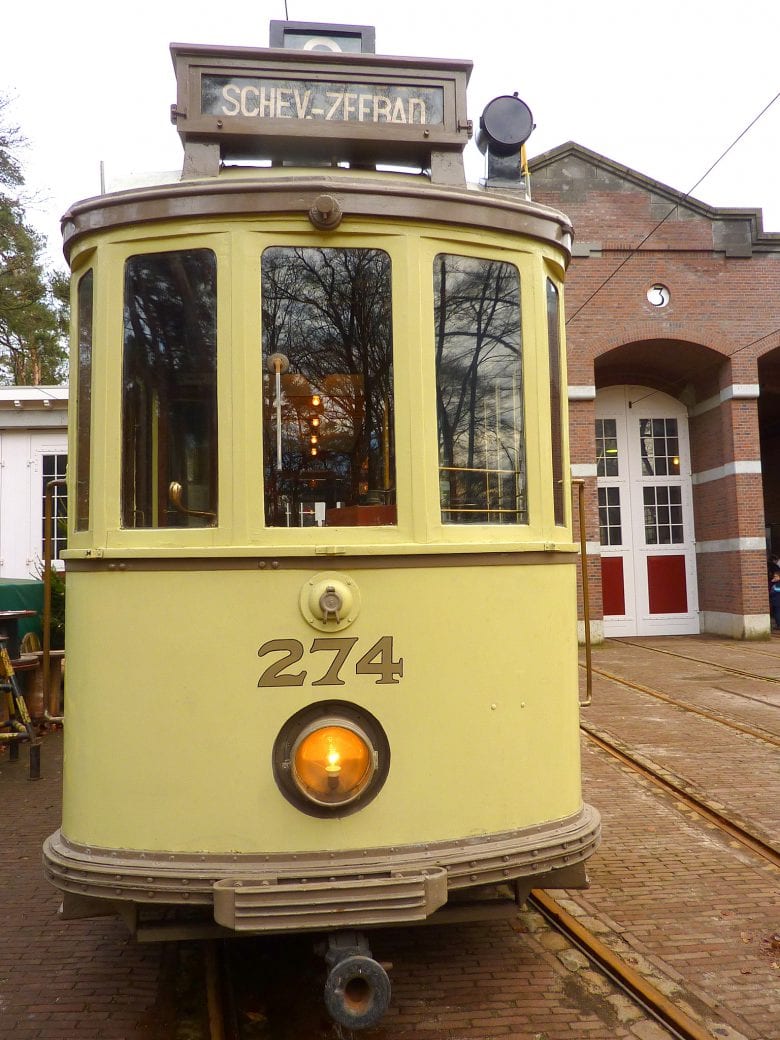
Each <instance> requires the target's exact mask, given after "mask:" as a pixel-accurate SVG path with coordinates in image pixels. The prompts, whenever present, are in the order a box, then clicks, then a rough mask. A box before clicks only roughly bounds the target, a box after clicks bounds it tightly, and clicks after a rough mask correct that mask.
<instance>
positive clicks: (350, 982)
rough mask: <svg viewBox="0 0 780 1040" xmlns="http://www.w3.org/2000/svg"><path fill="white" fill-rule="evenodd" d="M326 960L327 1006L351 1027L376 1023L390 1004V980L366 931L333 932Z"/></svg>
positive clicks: (329, 1010) (368, 1025)
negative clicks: (366, 935)
mask: <svg viewBox="0 0 780 1040" xmlns="http://www.w3.org/2000/svg"><path fill="white" fill-rule="evenodd" d="M325 963H326V964H327V965H328V968H329V971H328V975H327V978H326V979H325V1007H326V1008H327V1009H328V1014H329V1015H330V1017H331V1018H332V1019H333V1021H334V1022H337V1023H338V1024H339V1025H341V1026H345V1027H346V1028H347V1029H368V1028H370V1027H371V1026H374V1025H376V1023H377V1022H378V1021H379V1020H380V1018H381V1017H382V1016H383V1015H384V1013H385V1012H386V1011H387V1008H388V1006H389V1004H390V990H391V987H390V979H389V978H388V975H387V972H386V971H385V969H384V968H383V967H382V965H381V964H380V963H379V962H378V961H375V960H374V959H373V958H372V956H371V949H370V947H369V945H368V940H367V939H366V937H365V935H363V933H362V932H331V933H330V934H329V935H328V949H327V952H326V953H325Z"/></svg>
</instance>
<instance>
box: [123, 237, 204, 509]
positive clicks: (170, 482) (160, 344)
mask: <svg viewBox="0 0 780 1040" xmlns="http://www.w3.org/2000/svg"><path fill="white" fill-rule="evenodd" d="M123 391H124V397H123V409H122V524H123V526H124V527H193V526H194V527H202V526H213V525H214V524H216V522H217V262H216V257H215V255H214V253H213V252H212V251H211V250H210V249H190V250H181V251H175V252H167V253H147V254H144V255H140V256H132V257H130V258H129V259H128V261H127V263H126V265H125V300H124V357H123Z"/></svg>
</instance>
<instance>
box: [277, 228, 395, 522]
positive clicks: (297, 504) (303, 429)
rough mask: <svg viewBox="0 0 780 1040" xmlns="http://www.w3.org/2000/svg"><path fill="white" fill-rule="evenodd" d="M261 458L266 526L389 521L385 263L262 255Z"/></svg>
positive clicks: (356, 257) (384, 259) (375, 254)
mask: <svg viewBox="0 0 780 1040" xmlns="http://www.w3.org/2000/svg"><path fill="white" fill-rule="evenodd" d="M261 273H262V317H263V345H262V346H263V351H262V363H263V380H264V382H263V386H264V400H263V461H264V485H265V520H266V523H267V524H268V525H269V526H271V527H314V526H318V527H322V526H331V527H332V526H347V527H353V526H358V525H360V526H362V525H388V524H395V523H396V506H395V443H394V435H393V365H392V307H391V285H390V257H389V256H388V254H387V253H385V252H384V251H383V250H380V249H314V248H292V247H290V248H288V247H273V248H270V249H266V250H265V252H264V253H263V257H262V272H261Z"/></svg>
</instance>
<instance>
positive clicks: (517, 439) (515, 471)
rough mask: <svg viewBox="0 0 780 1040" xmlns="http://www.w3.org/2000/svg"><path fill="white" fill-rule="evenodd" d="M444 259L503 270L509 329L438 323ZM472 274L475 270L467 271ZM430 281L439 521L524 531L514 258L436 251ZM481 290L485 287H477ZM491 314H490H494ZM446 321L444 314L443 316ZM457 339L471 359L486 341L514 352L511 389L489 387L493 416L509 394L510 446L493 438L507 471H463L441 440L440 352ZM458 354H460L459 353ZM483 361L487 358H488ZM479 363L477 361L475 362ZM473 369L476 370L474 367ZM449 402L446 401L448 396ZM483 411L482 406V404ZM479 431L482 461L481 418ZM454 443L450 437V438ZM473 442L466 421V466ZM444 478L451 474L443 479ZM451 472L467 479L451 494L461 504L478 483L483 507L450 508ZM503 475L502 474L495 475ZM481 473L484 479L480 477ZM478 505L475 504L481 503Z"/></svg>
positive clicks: (523, 430) (522, 388)
mask: <svg viewBox="0 0 780 1040" xmlns="http://www.w3.org/2000/svg"><path fill="white" fill-rule="evenodd" d="M447 258H449V259H450V260H453V261H462V262H463V263H464V265H466V266H467V265H469V264H470V265H483V269H484V265H486V264H489V265H491V270H495V269H496V268H500V269H503V271H504V272H505V274H506V275H509V274H510V272H511V277H512V282H513V284H512V286H511V287H508V288H507V290H505V291H509V292H510V293H511V298H510V299H505V300H504V301H503V305H504V306H514V308H515V313H516V320H515V321H514V322H513V323H512V324H511V325H510V326H509V331H508V332H507V329H506V328H505V329H503V330H502V331H501V333H500V335H499V330H494V331H493V332H492V333H491V332H490V330H489V329H488V330H487V331H483V330H481V329H480V328H479V327H478V326H477V328H476V331H474V332H471V331H468V330H467V329H465V328H463V329H461V330H458V329H455V330H454V331H447V328H446V324H443V323H442V322H441V316H442V308H443V307H444V306H445V304H444V303H443V302H442V283H441V272H442V270H443V262H444V261H445V260H446V259H447ZM472 273H475V272H472ZM432 275H433V277H432V283H433V314H432V319H433V343H434V354H435V374H436V375H435V377H436V427H437V442H438V467H439V468H438V472H439V509H440V518H441V523H442V524H443V525H444V526H445V527H447V528H450V529H460V530H464V529H465V528H468V527H476V526H483V525H484V526H488V527H491V528H497V527H501V528H511V529H517V528H520V527H528V526H529V524H530V500H529V499H530V487H529V474H528V457H529V448H528V434H529V431H528V428H527V409H526V372H525V356H524V342H523V315H524V306H523V282H524V276H523V274H522V272H521V268H520V266H519V265H518V264H517V263H516V262H514V258H512V259H509V258H508V257H506V256H501V257H500V256H490V255H484V254H479V255H475V254H472V253H466V252H463V253H453V252H445V251H443V250H439V251H437V252H436V253H435V255H434V256H433V271H432ZM483 288H485V289H486V288H487V286H486V287H483ZM496 290H497V291H498V292H499V293H500V292H501V291H502V290H501V289H500V287H499V284H498V282H496ZM485 299H486V298H485V297H483V298H482V299H481V300H480V301H478V302H477V304H476V313H477V314H479V315H480V320H481V311H480V307H481V306H482V304H484V303H485ZM494 302H495V304H496V306H498V305H499V304H500V302H501V301H500V300H495V301H494ZM494 313H495V311H494ZM445 318H446V315H445ZM511 336H515V337H516V342H514V343H511V342H507V341H508V340H510V337H511ZM455 337H460V339H461V340H463V339H467V338H472V339H475V340H476V345H475V348H474V353H475V356H478V353H481V352H482V351H483V350H484V349H485V345H484V341H485V340H487V342H488V343H490V342H492V344H493V346H495V345H496V344H497V343H503V346H504V347H505V348H506V350H509V351H511V350H514V351H515V352H516V361H517V371H516V372H515V373H513V375H512V380H511V385H510V386H509V387H506V386H501V385H500V383H499V382H498V381H494V389H495V391H496V397H495V409H494V410H495V412H496V415H498V414H499V412H501V413H503V411H504V407H503V398H504V396H505V395H506V393H507V392H508V393H509V398H510V404H511V408H512V415H513V423H512V424H511V439H512V442H513V443H512V445H511V448H510V447H509V446H508V444H507V442H506V440H505V439H503V438H501V437H500V436H498V435H497V436H496V438H495V439H496V444H495V450H496V452H500V453H504V454H506V453H507V452H509V454H513V455H514V458H513V460H512V462H513V464H512V468H511V470H504V469H503V468H496V467H489V466H485V467H483V468H479V467H475V466H473V465H468V466H466V467H463V466H460V465H458V466H456V465H454V463H455V461H456V456H455V454H454V448H455V445H454V443H451V444H450V445H449V446H448V444H447V437H446V435H445V434H444V433H443V423H442V419H443V416H445V415H447V412H448V409H449V404H448V403H447V402H446V401H445V400H444V396H445V393H444V384H443V380H442V377H441V372H442V361H443V360H444V353H445V341H446V340H447V339H448V338H453V339H454V338H455ZM462 356H465V354H463V355H462ZM486 360H489V355H488V356H487V358H486ZM478 365H479V362H478ZM478 365H477V367H478ZM472 371H474V372H476V369H474V366H473V365H472V364H469V365H468V367H467V369H466V373H465V376H464V379H463V381H462V385H461V390H462V394H461V402H462V399H463V397H465V393H466V379H467V378H469V373H471V372H472ZM477 393H478V389H477V380H476V379H475V378H472V387H471V398H472V400H474V399H475V395H476V394H477ZM450 400H451V398H450ZM486 407H487V406H486ZM473 411H474V410H473V409H470V410H468V411H467V412H463V411H461V410H460V408H458V409H456V413H455V415H456V422H457V423H460V422H461V419H462V417H463V415H469V414H471V413H472V412H473ZM501 425H502V426H503V427H506V428H507V430H509V428H510V427H509V426H508V425H507V424H505V423H504V422H503V421H502V423H501ZM484 426H485V430H486V435H483V437H482V439H483V441H484V453H485V457H486V461H487V452H488V440H489V436H490V434H491V432H492V433H493V434H495V430H493V431H491V430H490V429H489V428H488V423H487V418H485V423H484ZM450 440H454V434H453V436H452V437H451V438H450ZM476 441H477V429H476V419H475V420H474V421H473V422H472V421H469V430H468V436H467V445H468V447H467V451H468V454H469V458H468V459H467V460H466V461H467V462H469V463H473V462H474V461H476V457H475V453H476ZM466 473H471V474H473V476H472V477H471V478H468V477H466V478H463V476H462V475H463V474H466ZM446 474H451V475H450V476H447V475H446ZM452 474H454V475H456V476H458V477H460V478H461V479H465V480H466V481H468V480H470V481H471V482H470V484H469V485H468V488H467V489H465V490H458V485H457V484H456V494H457V495H458V497H459V498H460V499H461V500H463V494H471V495H474V494H479V493H480V488H479V486H478V485H479V482H480V481H482V480H484V484H485V488H484V498H485V502H484V505H485V508H477V507H476V506H475V505H473V504H472V505H469V504H466V505H463V506H456V507H455V508H453V506H452V501H453V500H452V488H453V476H452ZM501 474H504V476H501ZM507 474H509V475H510V477H509V479H510V482H511V484H513V485H514V489H513V490H512V488H511V487H510V492H509V501H510V502H511V501H512V499H514V508H505V507H504V505H503V502H504V494H505V491H504V483H505V478H506V475H507ZM482 475H484V476H482ZM491 475H493V476H494V477H495V481H494V483H495V484H496V486H495V494H496V495H497V496H498V498H497V502H498V505H497V506H495V507H494V506H493V504H492V501H493V499H492V494H493V489H492V488H491ZM481 504H482V503H481V502H480V503H477V505H481Z"/></svg>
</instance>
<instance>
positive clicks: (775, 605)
mask: <svg viewBox="0 0 780 1040" xmlns="http://www.w3.org/2000/svg"><path fill="white" fill-rule="evenodd" d="M769 605H770V607H771V608H772V618H773V619H774V623H775V628H780V570H775V571H773V572H772V576H771V578H770V579H769Z"/></svg>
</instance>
